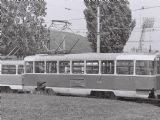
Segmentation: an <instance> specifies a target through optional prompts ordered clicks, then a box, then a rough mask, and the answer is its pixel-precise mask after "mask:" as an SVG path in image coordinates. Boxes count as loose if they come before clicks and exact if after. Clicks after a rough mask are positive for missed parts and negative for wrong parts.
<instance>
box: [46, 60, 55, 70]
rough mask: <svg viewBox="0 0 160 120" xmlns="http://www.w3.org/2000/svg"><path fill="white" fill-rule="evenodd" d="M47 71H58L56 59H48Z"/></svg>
mask: <svg viewBox="0 0 160 120" xmlns="http://www.w3.org/2000/svg"><path fill="white" fill-rule="evenodd" d="M46 69H47V70H46V72H47V73H57V62H56V61H47V62H46Z"/></svg>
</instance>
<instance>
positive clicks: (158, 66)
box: [157, 57, 160, 74]
mask: <svg viewBox="0 0 160 120" xmlns="http://www.w3.org/2000/svg"><path fill="white" fill-rule="evenodd" d="M157 74H160V57H159V58H158V59H157Z"/></svg>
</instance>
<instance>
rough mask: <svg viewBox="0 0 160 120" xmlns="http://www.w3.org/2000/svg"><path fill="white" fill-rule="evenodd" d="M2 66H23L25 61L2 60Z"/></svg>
mask: <svg viewBox="0 0 160 120" xmlns="http://www.w3.org/2000/svg"><path fill="white" fill-rule="evenodd" d="M0 64H5V65H23V64H24V61H23V60H0Z"/></svg>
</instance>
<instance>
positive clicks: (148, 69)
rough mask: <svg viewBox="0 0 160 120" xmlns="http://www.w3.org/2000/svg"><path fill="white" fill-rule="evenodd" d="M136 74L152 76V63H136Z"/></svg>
mask: <svg viewBox="0 0 160 120" xmlns="http://www.w3.org/2000/svg"><path fill="white" fill-rule="evenodd" d="M136 74H137V75H153V74H154V61H147V60H146V61H142V60H139V61H136Z"/></svg>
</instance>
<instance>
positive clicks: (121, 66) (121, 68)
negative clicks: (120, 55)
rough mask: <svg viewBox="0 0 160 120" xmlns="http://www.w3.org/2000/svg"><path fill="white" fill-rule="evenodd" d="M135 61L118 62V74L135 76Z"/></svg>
mask: <svg viewBox="0 0 160 120" xmlns="http://www.w3.org/2000/svg"><path fill="white" fill-rule="evenodd" d="M133 68H134V64H133V60H118V61H117V74H126V75H131V74H133Z"/></svg>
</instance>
